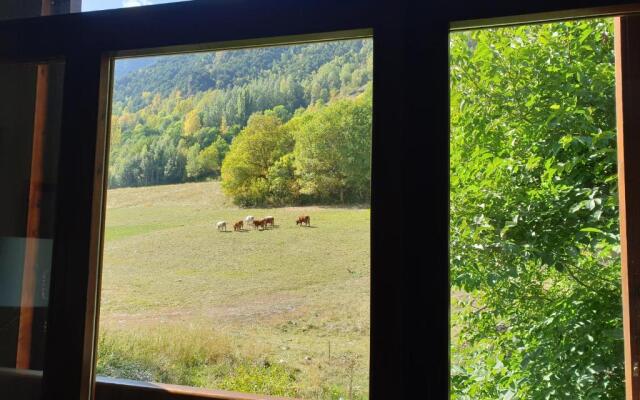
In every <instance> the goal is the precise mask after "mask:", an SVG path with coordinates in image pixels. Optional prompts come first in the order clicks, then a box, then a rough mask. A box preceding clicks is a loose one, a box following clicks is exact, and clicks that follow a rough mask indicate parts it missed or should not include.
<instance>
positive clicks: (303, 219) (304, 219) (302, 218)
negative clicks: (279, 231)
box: [296, 215, 311, 226]
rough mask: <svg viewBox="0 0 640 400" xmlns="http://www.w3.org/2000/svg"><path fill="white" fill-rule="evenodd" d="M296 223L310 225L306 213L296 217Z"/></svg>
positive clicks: (309, 219)
mask: <svg viewBox="0 0 640 400" xmlns="http://www.w3.org/2000/svg"><path fill="white" fill-rule="evenodd" d="M296 225H300V226H302V225H307V226H310V225H311V218H310V217H309V216H308V215H301V216H299V217H298V220H297V221H296Z"/></svg>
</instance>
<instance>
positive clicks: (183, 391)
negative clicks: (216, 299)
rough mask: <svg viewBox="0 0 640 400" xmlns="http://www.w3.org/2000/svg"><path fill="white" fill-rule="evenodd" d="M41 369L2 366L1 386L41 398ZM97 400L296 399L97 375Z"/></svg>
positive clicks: (26, 397)
mask: <svg viewBox="0 0 640 400" xmlns="http://www.w3.org/2000/svg"><path fill="white" fill-rule="evenodd" d="M41 380H42V371H33V370H24V369H19V370H16V369H11V368H0V387H10V388H14V389H15V393H14V394H15V395H16V396H17V397H12V398H15V399H16V400H18V399H33V398H39V397H40V389H41V385H40V381H41ZM95 399H96V400H134V399H135V400H199V399H202V400H204V399H218V400H293V399H291V398H289V397H276V396H265V395H257V394H247V393H239V392H230V391H226V390H211V389H201V388H194V387H190V386H180V385H168V384H163V383H148V382H139V381H133V380H128V379H115V378H107V377H103V376H98V377H97V378H96V394H95Z"/></svg>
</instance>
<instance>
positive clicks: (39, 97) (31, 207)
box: [0, 62, 64, 399]
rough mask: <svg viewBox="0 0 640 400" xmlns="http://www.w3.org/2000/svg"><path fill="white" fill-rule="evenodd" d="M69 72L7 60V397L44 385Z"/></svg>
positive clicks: (0, 211)
mask: <svg viewBox="0 0 640 400" xmlns="http://www.w3.org/2000/svg"><path fill="white" fill-rule="evenodd" d="M63 73H64V65H63V63H59V62H57V63H49V64H0V87H1V88H2V90H1V91H0V187H2V188H5V190H3V191H2V195H1V196H0V393H3V395H4V394H6V393H10V394H12V396H9V397H8V398H16V399H19V398H37V391H39V389H40V385H39V377H40V374H39V373H38V371H39V370H41V369H42V366H43V360H44V343H45V335H46V313H47V307H48V304H49V276H50V272H51V254H52V253H51V251H52V246H53V235H54V226H53V222H54V221H53V216H54V207H55V198H56V171H57V159H58V145H59V136H60V117H61V104H62V84H63V79H62V78H63ZM9 188H10V189H9ZM18 370H20V371H18ZM34 379H35V380H36V381H37V384H34V382H33V380H34Z"/></svg>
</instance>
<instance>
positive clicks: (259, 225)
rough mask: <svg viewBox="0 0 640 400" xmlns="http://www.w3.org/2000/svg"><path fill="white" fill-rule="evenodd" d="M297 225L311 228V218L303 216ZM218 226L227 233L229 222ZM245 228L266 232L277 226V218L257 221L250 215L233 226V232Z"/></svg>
mask: <svg viewBox="0 0 640 400" xmlns="http://www.w3.org/2000/svg"><path fill="white" fill-rule="evenodd" d="M296 225H300V226H304V225H306V226H311V218H310V217H309V216H308V215H301V216H299V217H298V219H297V220H296ZM216 226H217V228H218V231H220V232H223V231H224V232H226V231H227V221H219V222H218V223H217V224H216ZM245 226H246V227H247V228H249V227H251V226H253V228H254V229H257V230H264V229H267V228H269V226H271V227H274V226H275V218H273V217H272V216H267V217H264V218H262V219H256V218H254V217H253V216H252V215H249V216H247V217H246V218H245V219H244V220H242V219H241V220H240V221H238V222H236V223H235V224H233V230H234V231H242V230H243V229H244V227H245Z"/></svg>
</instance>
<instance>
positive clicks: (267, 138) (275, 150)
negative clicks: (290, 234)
mask: <svg viewBox="0 0 640 400" xmlns="http://www.w3.org/2000/svg"><path fill="white" fill-rule="evenodd" d="M292 148H293V138H292V137H291V135H290V134H289V132H288V131H287V130H285V129H284V127H283V125H282V122H281V121H280V119H279V118H278V117H276V116H274V115H264V114H254V115H252V116H251V117H250V118H249V122H248V123H247V126H246V128H244V129H243V130H242V131H241V132H240V133H239V134H238V136H237V137H236V138H235V140H234V141H233V143H232V144H231V148H230V149H229V152H228V153H227V156H226V157H225V159H224V161H223V163H222V187H223V189H224V191H225V192H226V193H227V194H228V195H230V196H232V197H233V199H234V201H235V202H237V203H239V204H241V205H257V204H264V203H265V202H266V200H267V196H268V193H269V184H268V182H267V174H268V171H269V168H270V167H271V165H272V164H273V163H274V162H275V161H276V160H278V159H279V158H280V157H282V156H283V155H284V154H286V153H289V152H291V150H292Z"/></svg>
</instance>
